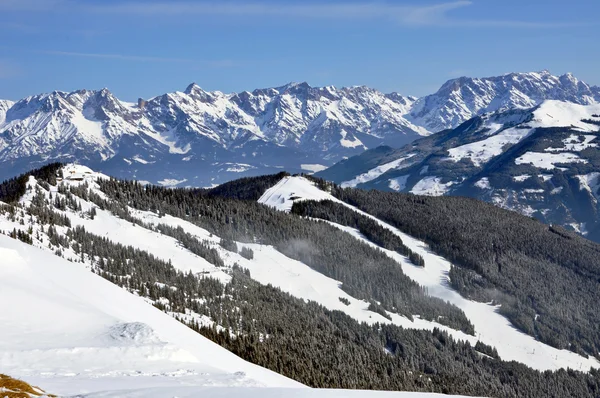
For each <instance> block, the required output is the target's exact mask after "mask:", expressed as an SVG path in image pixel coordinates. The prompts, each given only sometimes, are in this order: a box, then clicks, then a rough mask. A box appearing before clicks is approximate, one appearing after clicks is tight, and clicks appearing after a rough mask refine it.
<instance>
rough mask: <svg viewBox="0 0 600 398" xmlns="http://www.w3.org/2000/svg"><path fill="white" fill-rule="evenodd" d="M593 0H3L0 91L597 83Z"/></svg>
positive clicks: (133, 94) (145, 92) (10, 95)
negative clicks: (524, 80)
mask: <svg viewBox="0 0 600 398" xmlns="http://www.w3.org/2000/svg"><path fill="white" fill-rule="evenodd" d="M598 15H600V1H597V0H587V1H582V0H571V1H568V2H567V1H564V0H560V1H559V0H544V1H542V0H518V1H517V0H502V1H500V0H473V1H443V0H442V1H429V0H410V1H404V0H397V1H391V0H388V1H369V0H367V1H359V0H335V1H317V0H307V1H299V0H256V1H255V0H231V1H228V0H219V1H205V0H198V1H190V0H145V1H136V0H131V1H115V0H95V1H86V0H0V34H1V35H2V38H3V40H2V42H1V43H0V98H7V99H13V100H14V99H19V98H21V97H24V96H27V95H32V94H36V93H40V92H48V91H52V90H66V91H70V90H74V89H79V88H88V89H98V88H102V87H108V88H109V89H110V90H111V91H112V92H114V93H115V94H116V95H117V96H118V97H119V98H122V99H124V100H136V99H137V98H138V97H144V98H148V97H152V96H155V95H158V94H162V93H164V92H168V91H175V90H183V89H184V88H185V87H186V86H187V85H188V84H189V83H191V82H197V83H198V84H199V85H200V86H201V87H203V88H204V89H207V90H221V91H225V92H232V91H242V90H252V89H254V88H258V87H272V86H278V85H282V84H285V83H287V82H290V81H307V82H308V83H309V84H311V85H314V86H322V85H330V84H331V85H336V86H349V85H362V84H365V85H368V86H371V87H374V88H377V89H380V90H382V91H384V92H391V91H397V92H400V93H402V94H406V95H409V94H410V95H417V96H420V95H424V94H428V93H431V92H433V91H435V90H436V89H437V88H439V86H440V85H441V84H442V83H444V82H445V81H446V80H448V79H450V78H453V77H458V76H462V75H467V76H493V75H497V74H502V73H506V72H511V71H537V70H542V69H548V70H550V71H551V72H552V73H554V74H562V73H565V72H572V73H574V74H575V76H577V77H578V78H580V79H582V80H584V81H586V82H588V83H591V84H600V75H599V73H600V72H599V71H600V52H598V51H597V46H598V39H599V38H600V34H599V33H598V32H599V30H598V27H599V26H598V25H599V23H598V22H597V21H598V20H597V16H598Z"/></svg>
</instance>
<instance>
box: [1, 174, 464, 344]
mask: <svg viewBox="0 0 600 398" xmlns="http://www.w3.org/2000/svg"><path fill="white" fill-rule="evenodd" d="M62 170H63V173H64V175H65V176H66V177H65V179H64V181H63V182H62V184H63V185H67V186H72V185H74V186H80V185H82V184H87V185H89V186H90V187H91V192H94V193H96V194H98V195H100V196H104V194H103V193H102V192H101V191H100V190H99V189H98V186H97V184H95V181H96V180H97V179H98V178H107V177H106V176H104V175H103V174H101V173H96V172H94V171H92V170H91V169H89V168H88V167H85V166H81V165H72V164H71V165H66V166H65V167H63V169H62ZM79 177H83V181H79V180H77V178H79ZM73 178H76V180H73ZM295 181H296V180H295V179H293V178H292V179H283V180H282V181H281V182H280V183H279V184H285V183H286V182H291V183H294V182H295ZM279 184H278V185H277V186H276V187H275V188H274V189H277V190H278V189H279V188H277V187H278V186H279ZM37 185H38V183H37V181H36V180H35V179H34V178H33V177H31V178H30V180H29V183H28V187H29V190H28V192H27V193H26V194H25V196H24V197H23V198H22V200H21V203H22V204H23V205H25V206H29V205H30V204H31V202H32V201H33V200H34V197H35V196H36V195H37V192H43V191H40V190H39V188H38V189H36V186H37ZM308 190H309V191H308V192H303V191H300V192H298V195H299V196H305V195H309V196H311V197H314V194H315V192H313V188H312V186H309V187H308ZM318 192H322V191H318ZM43 194H44V195H45V196H46V197H47V198H48V199H50V197H51V196H54V198H55V200H56V198H61V199H62V198H64V196H63V195H61V193H60V192H59V191H58V189H57V188H55V187H51V191H50V192H43ZM328 197H329V196H328V195H327V194H325V193H324V192H323V197H322V198H323V199H325V198H328ZM270 200H271V201H277V200H278V198H276V197H272V198H270ZM281 200H284V199H283V198H281ZM76 201H77V204H78V206H79V207H80V208H81V210H80V211H70V210H69V209H66V210H65V211H61V214H64V215H65V216H66V217H68V219H69V220H70V224H71V227H73V228H74V227H78V226H80V227H84V228H85V229H86V231H88V232H91V233H93V234H95V235H98V236H102V237H108V238H109V239H110V240H111V241H112V242H115V243H119V244H122V245H125V246H134V247H136V248H138V249H141V250H144V251H146V252H147V253H150V254H152V255H154V256H156V257H157V258H160V259H163V260H164V261H170V262H171V264H172V265H173V266H174V268H176V269H178V270H180V271H183V272H189V271H191V272H193V273H199V274H202V275H203V276H205V277H210V278H214V279H217V280H219V281H221V282H223V283H228V282H230V280H231V276H230V275H229V269H230V268H231V267H233V266H234V265H239V266H241V267H243V268H245V269H248V270H249V271H250V273H251V275H252V278H253V279H255V280H256V281H258V282H260V283H261V284H263V285H268V284H270V285H273V286H275V287H278V288H280V289H281V290H282V291H284V292H287V293H290V294H291V295H293V296H295V297H298V298H301V299H305V300H311V301H314V302H317V303H319V304H321V305H323V306H325V307H326V308H328V309H331V310H338V311H342V312H344V313H346V314H347V315H349V316H350V317H352V318H354V319H356V320H357V321H359V322H366V323H368V324H374V323H383V324H388V323H393V324H395V325H399V326H402V327H405V328H411V329H424V330H432V329H433V328H439V329H443V330H447V331H449V332H456V331H453V330H452V329H450V328H447V327H445V326H443V325H441V324H439V323H436V322H429V321H426V320H422V319H419V318H416V319H415V320H414V321H411V320H409V319H408V318H406V317H403V316H400V315H398V314H392V313H389V314H388V316H389V317H391V320H390V319H387V318H385V317H383V316H382V315H380V314H378V313H376V312H373V311H370V310H368V307H369V303H368V302H366V301H364V300H358V299H356V298H355V297H352V296H351V295H349V294H348V293H346V292H344V291H343V290H342V289H341V282H339V281H336V280H334V279H332V278H329V277H327V276H325V275H323V274H321V273H319V272H317V271H315V270H313V269H311V268H310V267H309V266H307V265H306V264H304V263H302V262H300V261H296V260H293V259H291V258H289V257H287V256H286V255H284V254H282V253H281V252H279V251H278V250H277V249H275V248H274V247H272V246H268V245H263V244H256V243H255V244H247V243H240V242H237V246H238V247H240V248H241V247H247V248H250V249H251V250H252V251H253V253H254V256H253V258H252V259H248V258H244V257H243V256H242V255H240V254H239V253H237V252H232V251H230V250H226V249H224V248H223V247H221V246H220V244H219V243H220V241H221V238H220V237H219V236H217V235H214V234H212V233H210V232H209V231H207V230H205V229H203V228H200V227H198V226H197V225H194V224H192V223H190V222H189V221H185V220H183V219H180V218H177V217H172V216H170V215H161V216H158V215H157V214H155V213H152V212H148V211H140V210H136V209H133V208H129V211H130V213H131V215H132V216H133V218H134V219H136V220H139V221H140V222H141V223H143V224H146V225H148V226H153V227H158V226H159V225H167V226H170V227H173V228H182V230H183V231H185V232H187V233H189V234H190V235H191V236H193V237H194V238H196V239H197V240H198V241H201V242H206V243H208V244H209V245H210V246H211V247H212V248H213V249H214V250H216V251H217V252H218V253H219V255H220V257H221V259H222V260H223V261H224V264H225V267H224V268H219V267H216V266H215V265H213V264H211V263H209V262H208V261H207V260H206V259H204V258H202V257H200V256H198V255H196V254H194V253H192V252H190V251H189V250H187V249H186V248H184V247H183V246H182V245H181V244H180V243H179V242H178V241H177V240H176V239H174V238H172V237H170V236H165V235H164V234H162V233H160V232H159V231H158V230H157V229H151V228H144V227H143V226H141V225H138V224H135V223H132V222H130V221H128V220H123V219H122V218H119V217H115V216H114V214H112V213H111V212H109V211H107V210H102V209H98V208H96V209H95V216H94V218H93V219H91V218H89V217H86V212H89V211H90V209H92V208H95V207H96V205H94V204H93V203H92V202H89V201H86V200H83V199H81V198H77V199H76ZM286 203H289V201H286ZM290 206H291V204H290ZM288 210H289V209H288ZM13 228H16V229H18V230H19V229H21V230H23V231H26V230H27V228H25V227H24V226H23V225H21V224H20V223H19V222H14V221H13V222H11V221H9V220H7V219H6V218H3V217H1V216H0V231H1V230H3V229H6V230H8V231H10V230H11V229H13ZM32 228H33V230H34V233H35V234H40V232H41V231H40V230H39V227H38V226H36V225H34V226H33V227H32ZM41 237H42V239H41V240H39V241H34V242H33V244H34V245H36V246H39V247H40V248H46V247H47V237H46V236H45V234H44V233H43V232H42V233H41ZM63 255H65V257H66V258H67V259H69V260H71V261H76V260H77V258H78V257H77V255H76V254H75V253H69V252H67V251H65V252H64V253H63ZM86 264H87V266H88V267H92V264H91V263H90V262H89V261H88V262H87V263H86ZM340 297H342V298H344V299H346V300H348V302H349V303H350V304H344V303H342V302H341V301H340ZM456 335H457V336H460V338H461V339H463V340H465V339H469V338H472V336H468V335H466V334H464V333H462V332H456Z"/></svg>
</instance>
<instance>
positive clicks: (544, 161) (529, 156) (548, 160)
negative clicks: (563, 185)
mask: <svg viewBox="0 0 600 398" xmlns="http://www.w3.org/2000/svg"><path fill="white" fill-rule="evenodd" d="M515 163H516V164H531V165H533V166H535V167H537V168H539V169H545V170H552V169H555V168H557V166H556V165H557V164H561V163H587V160H586V159H582V158H580V157H579V156H578V155H576V154H574V153H570V152H561V153H541V152H525V153H524V154H523V155H521V156H519V157H518V158H516V159H515Z"/></svg>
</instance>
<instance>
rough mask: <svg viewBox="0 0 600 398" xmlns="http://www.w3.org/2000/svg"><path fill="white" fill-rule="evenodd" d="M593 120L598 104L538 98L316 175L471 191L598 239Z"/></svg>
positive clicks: (346, 182) (417, 189)
mask: <svg viewBox="0 0 600 398" xmlns="http://www.w3.org/2000/svg"><path fill="white" fill-rule="evenodd" d="M599 125H600V105H598V104H592V105H578V104H574V103H569V102H562V101H545V102H543V103H542V104H540V105H537V106H536V107H534V108H531V109H511V110H507V111H497V112H494V113H488V114H484V115H482V116H478V117H475V118H473V119H471V120H469V121H467V122H465V123H463V124H461V125H460V126H459V127H457V128H456V129H454V130H446V131H443V132H440V133H438V134H435V135H432V136H430V137H426V138H423V139H420V140H417V141H415V142H413V143H412V144H411V145H408V146H405V147H403V148H400V149H395V150H394V149H390V150H387V151H384V152H383V154H381V155H378V154H377V152H376V151H374V150H370V151H367V152H365V153H363V154H361V155H359V156H357V157H354V158H350V159H348V160H345V161H342V162H340V163H338V164H337V165H336V166H333V167H331V168H330V169H327V170H325V171H322V172H319V173H317V175H318V176H320V177H322V178H325V179H331V180H333V181H336V182H338V183H341V185H342V186H349V187H359V188H365V189H371V188H375V189H379V190H384V191H386V190H388V191H389V190H392V191H399V192H411V193H414V194H422V195H423V194H424V195H433V196H437V195H462V196H470V197H475V198H478V199H482V200H486V201H488V202H492V203H494V204H496V205H499V206H501V207H504V208H507V209H511V210H516V211H519V212H521V213H523V214H526V215H529V216H535V217H536V218H538V219H540V220H542V221H544V222H546V223H555V224H559V225H562V226H564V227H566V228H568V229H571V230H574V231H577V232H579V233H581V234H583V235H585V236H587V237H588V238H590V239H593V240H598V239H600V235H599V231H598V225H599V224H598V223H599V221H600V220H599V219H598V214H599V212H598V192H597V188H598V185H597V175H598V172H599V171H600V162H599V161H598V155H597V154H598V142H597V137H598V133H599V132H600V129H599V128H598V126H599Z"/></svg>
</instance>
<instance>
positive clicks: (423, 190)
mask: <svg viewBox="0 0 600 398" xmlns="http://www.w3.org/2000/svg"><path fill="white" fill-rule="evenodd" d="M441 181H442V179H441V178H439V177H425V178H423V179H422V180H420V181H419V182H417V183H416V184H415V186H414V187H412V189H411V190H410V192H411V193H414V194H415V195H428V196H441V195H444V194H445V193H446V192H448V191H449V190H450V187H451V186H452V185H454V182H453V181H449V182H447V183H442V182H441Z"/></svg>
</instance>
